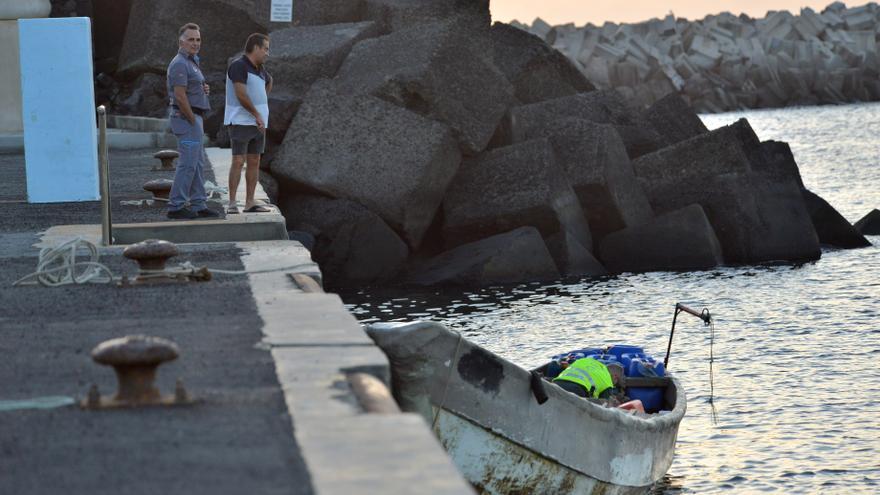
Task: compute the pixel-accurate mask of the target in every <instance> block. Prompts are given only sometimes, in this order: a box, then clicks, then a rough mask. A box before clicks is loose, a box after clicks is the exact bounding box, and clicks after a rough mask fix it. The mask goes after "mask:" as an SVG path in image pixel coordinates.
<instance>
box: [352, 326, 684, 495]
mask: <svg viewBox="0 0 880 495" xmlns="http://www.w3.org/2000/svg"><path fill="white" fill-rule="evenodd" d="M367 333H368V334H369V335H370V337H371V338H372V339H373V340H374V341H375V342H376V344H377V345H378V346H379V347H380V348H382V350H383V351H384V352H385V353H386V355H387V356H388V358H389V360H390V362H391V369H392V388H393V393H394V395H395V398H396V399H397V401H398V403H399V405H400V407H401V409H403V410H404V411H408V412H416V413H419V414H421V415H422V416H424V418H425V420H427V421H428V424H430V425H431V426H432V429H433V430H434V433H435V434H436V435H437V437H438V438H439V440H440V442H441V444H442V445H443V446H444V447H445V448H446V450H447V451H448V452H449V454H450V456H451V457H452V459H453V462H455V464H456V465H457V466H458V469H459V470H460V471H461V472H462V474H463V475H464V476H465V478H466V479H468V480H469V481H470V482H471V483H472V484H473V485H474V487H476V489H477V490H478V491H480V492H482V493H490V494H499V495H502V494H503V495H506V494H511V493H517V494H537V493H547V494H563V493H577V494H630V493H646V492H647V491H649V490H650V488H651V486H652V485H653V484H654V483H655V482H656V481H658V480H660V479H661V478H662V477H663V475H664V474H665V473H666V471H667V470H668V469H669V466H670V465H671V464H672V456H673V452H674V450H675V441H676V436H677V435H678V426H679V424H680V423H681V420H682V418H684V414H685V408H686V405H685V404H686V399H685V394H684V392H683V390H682V388H681V385H680V384H679V382H678V380H676V379H675V378H674V377H669V376H667V377H662V378H643V379H632V378H630V379H628V380H627V384H628V386H629V385H637V386H639V387H660V388H662V389H663V390H664V394H663V405H662V407H661V409H663V412H662V413H659V414H646V415H643V414H631V413H628V412H627V411H624V410H621V409H616V408H609V407H606V406H604V405H602V404H599V403H597V402H593V401H589V400H585V399H582V398H580V397H578V396H576V395H574V394H572V393H569V392H566V391H565V390H563V389H561V388H559V387H557V386H555V385H553V384H552V383H549V382H546V381H544V380H537V381H539V382H541V383H542V384H543V386H538V388H539V389H543V392H544V393H546V398H547V400H546V401H545V402H544V403H543V404H539V402H538V400H536V397H537V396H539V395H541V394H540V393H538V392H539V390H533V388H534V385H533V384H532V382H533V374H532V373H531V372H529V371H528V370H525V369H523V368H520V367H519V366H517V365H515V364H513V363H510V362H508V361H506V360H504V359H502V358H500V357H498V356H497V355H495V354H493V353H491V352H489V351H487V350H485V349H483V348H481V347H479V346H477V345H475V344H473V343H471V342H468V341H467V340H466V339H464V338H463V337H462V336H461V335H460V334H458V333H454V332H451V331H449V330H448V329H446V327H444V326H443V325H440V324H438V323H432V322H415V323H405V324H399V323H398V324H394V323H379V324H373V325H369V326H368V327H367ZM633 380H635V383H634V382H633Z"/></svg>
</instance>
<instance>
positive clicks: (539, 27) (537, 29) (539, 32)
mask: <svg viewBox="0 0 880 495" xmlns="http://www.w3.org/2000/svg"><path fill="white" fill-rule="evenodd" d="M551 29H553V27H552V26H550V24H547V22H546V21H545V20H544V19H541V18H540V17H536V18H535V20H534V21H533V22H532V27H531V28H530V30H531V32H532V34H534V35H536V36H538V37H539V38H541V39H543V40H544V41H547V35H548V34H549V33H550V30H551Z"/></svg>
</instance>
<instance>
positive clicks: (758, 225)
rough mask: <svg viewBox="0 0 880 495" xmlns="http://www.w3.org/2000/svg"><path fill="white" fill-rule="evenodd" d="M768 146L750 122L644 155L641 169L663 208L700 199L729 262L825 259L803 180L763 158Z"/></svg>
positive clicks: (648, 188) (637, 166) (645, 187)
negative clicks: (755, 132) (804, 191)
mask: <svg viewBox="0 0 880 495" xmlns="http://www.w3.org/2000/svg"><path fill="white" fill-rule="evenodd" d="M764 151H766V150H765V148H764V147H763V146H762V145H761V143H760V142H759V140H758V138H757V136H756V135H755V134H754V132H753V131H752V129H751V127H750V126H749V125H748V122H747V121H745V120H744V119H743V120H740V121H738V122H737V123H735V124H733V125H730V126H726V127H722V128H720V129H716V130H714V131H711V132H709V133H707V134H703V135H700V136H697V137H694V138H691V139H689V140H687V141H684V142H681V143H678V144H675V145H673V146H669V147H667V148H664V149H662V150H660V151H657V152H655V153H651V154H649V155H645V156H642V157H640V158H638V159H636V160H635V161H633V169H634V170H635V173H636V176H637V177H638V179H639V182H640V183H641V184H642V188H643V190H644V191H645V193H646V194H647V195H648V199H649V200H650V202H651V206H652V207H653V208H654V211H655V212H657V213H665V212H670V211H673V210H677V209H680V208H684V207H686V206H688V205H691V204H693V203H698V204H700V205H701V206H702V207H703V209H704V210H705V212H706V216H707V217H708V218H709V221H710V223H711V224H712V227H713V228H714V229H715V233H716V235H717V236H718V239H719V240H720V241H721V246H722V249H723V251H724V256H725V260H726V261H728V262H731V263H759V262H765V261H780V260H787V261H799V260H811V259H817V258H818V257H819V256H820V254H821V251H820V250H819V242H818V237H817V236H816V231H815V229H814V228H813V223H812V221H811V220H810V217H809V214H808V213H807V210H806V206H805V205H804V201H803V197H802V195H801V192H800V191H801V190H800V186H799V182H798V177H793V176H792V174H791V171H790V170H786V169H785V168H784V167H781V166H780V167H774V164H773V163H767V162H764V161H762V160H763V159H765V158H766V156H767V154H766V153H764ZM776 165H778V164H776Z"/></svg>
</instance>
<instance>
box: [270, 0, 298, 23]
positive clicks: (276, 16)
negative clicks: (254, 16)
mask: <svg viewBox="0 0 880 495" xmlns="http://www.w3.org/2000/svg"><path fill="white" fill-rule="evenodd" d="M292 20H293V0H272V11H271V15H270V17H269V22H290V21H292Z"/></svg>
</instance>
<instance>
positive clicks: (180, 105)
mask: <svg viewBox="0 0 880 495" xmlns="http://www.w3.org/2000/svg"><path fill="white" fill-rule="evenodd" d="M178 34H179V37H178V45H179V50H178V52H177V55H176V56H175V57H174V59H172V60H171V64H169V65H168V99H169V103H170V105H171V116H170V120H171V131H172V132H173V133H174V135H175V136H177V149H178V151H179V152H180V159H179V160H178V163H177V171H176V172H175V174H174V185H173V186H172V187H171V194H170V196H169V200H168V218H171V219H173V220H191V219H195V218H208V219H210V218H219V217H220V214H219V213H217V212H216V211H214V210H211V209H209V208H208V207H207V205H206V204H205V202H206V201H207V199H208V198H207V194H206V193H205V179H204V177H203V175H202V174H203V173H204V168H205V152H204V149H203V146H202V138H203V135H204V133H205V131H204V128H203V122H202V119H203V116H204V115H205V114H206V113H207V112H208V110H210V109H211V104H210V103H208V93H209V92H210V88H209V87H208V85H207V84H206V83H205V76H204V75H203V74H202V71H201V69H200V68H199V57H198V53H199V50H200V49H201V47H202V35H201V32H200V29H199V26H198V25H196V24H193V23H189V24H186V25H184V26H183V27H181V28H180V30H179V31H178Z"/></svg>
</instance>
